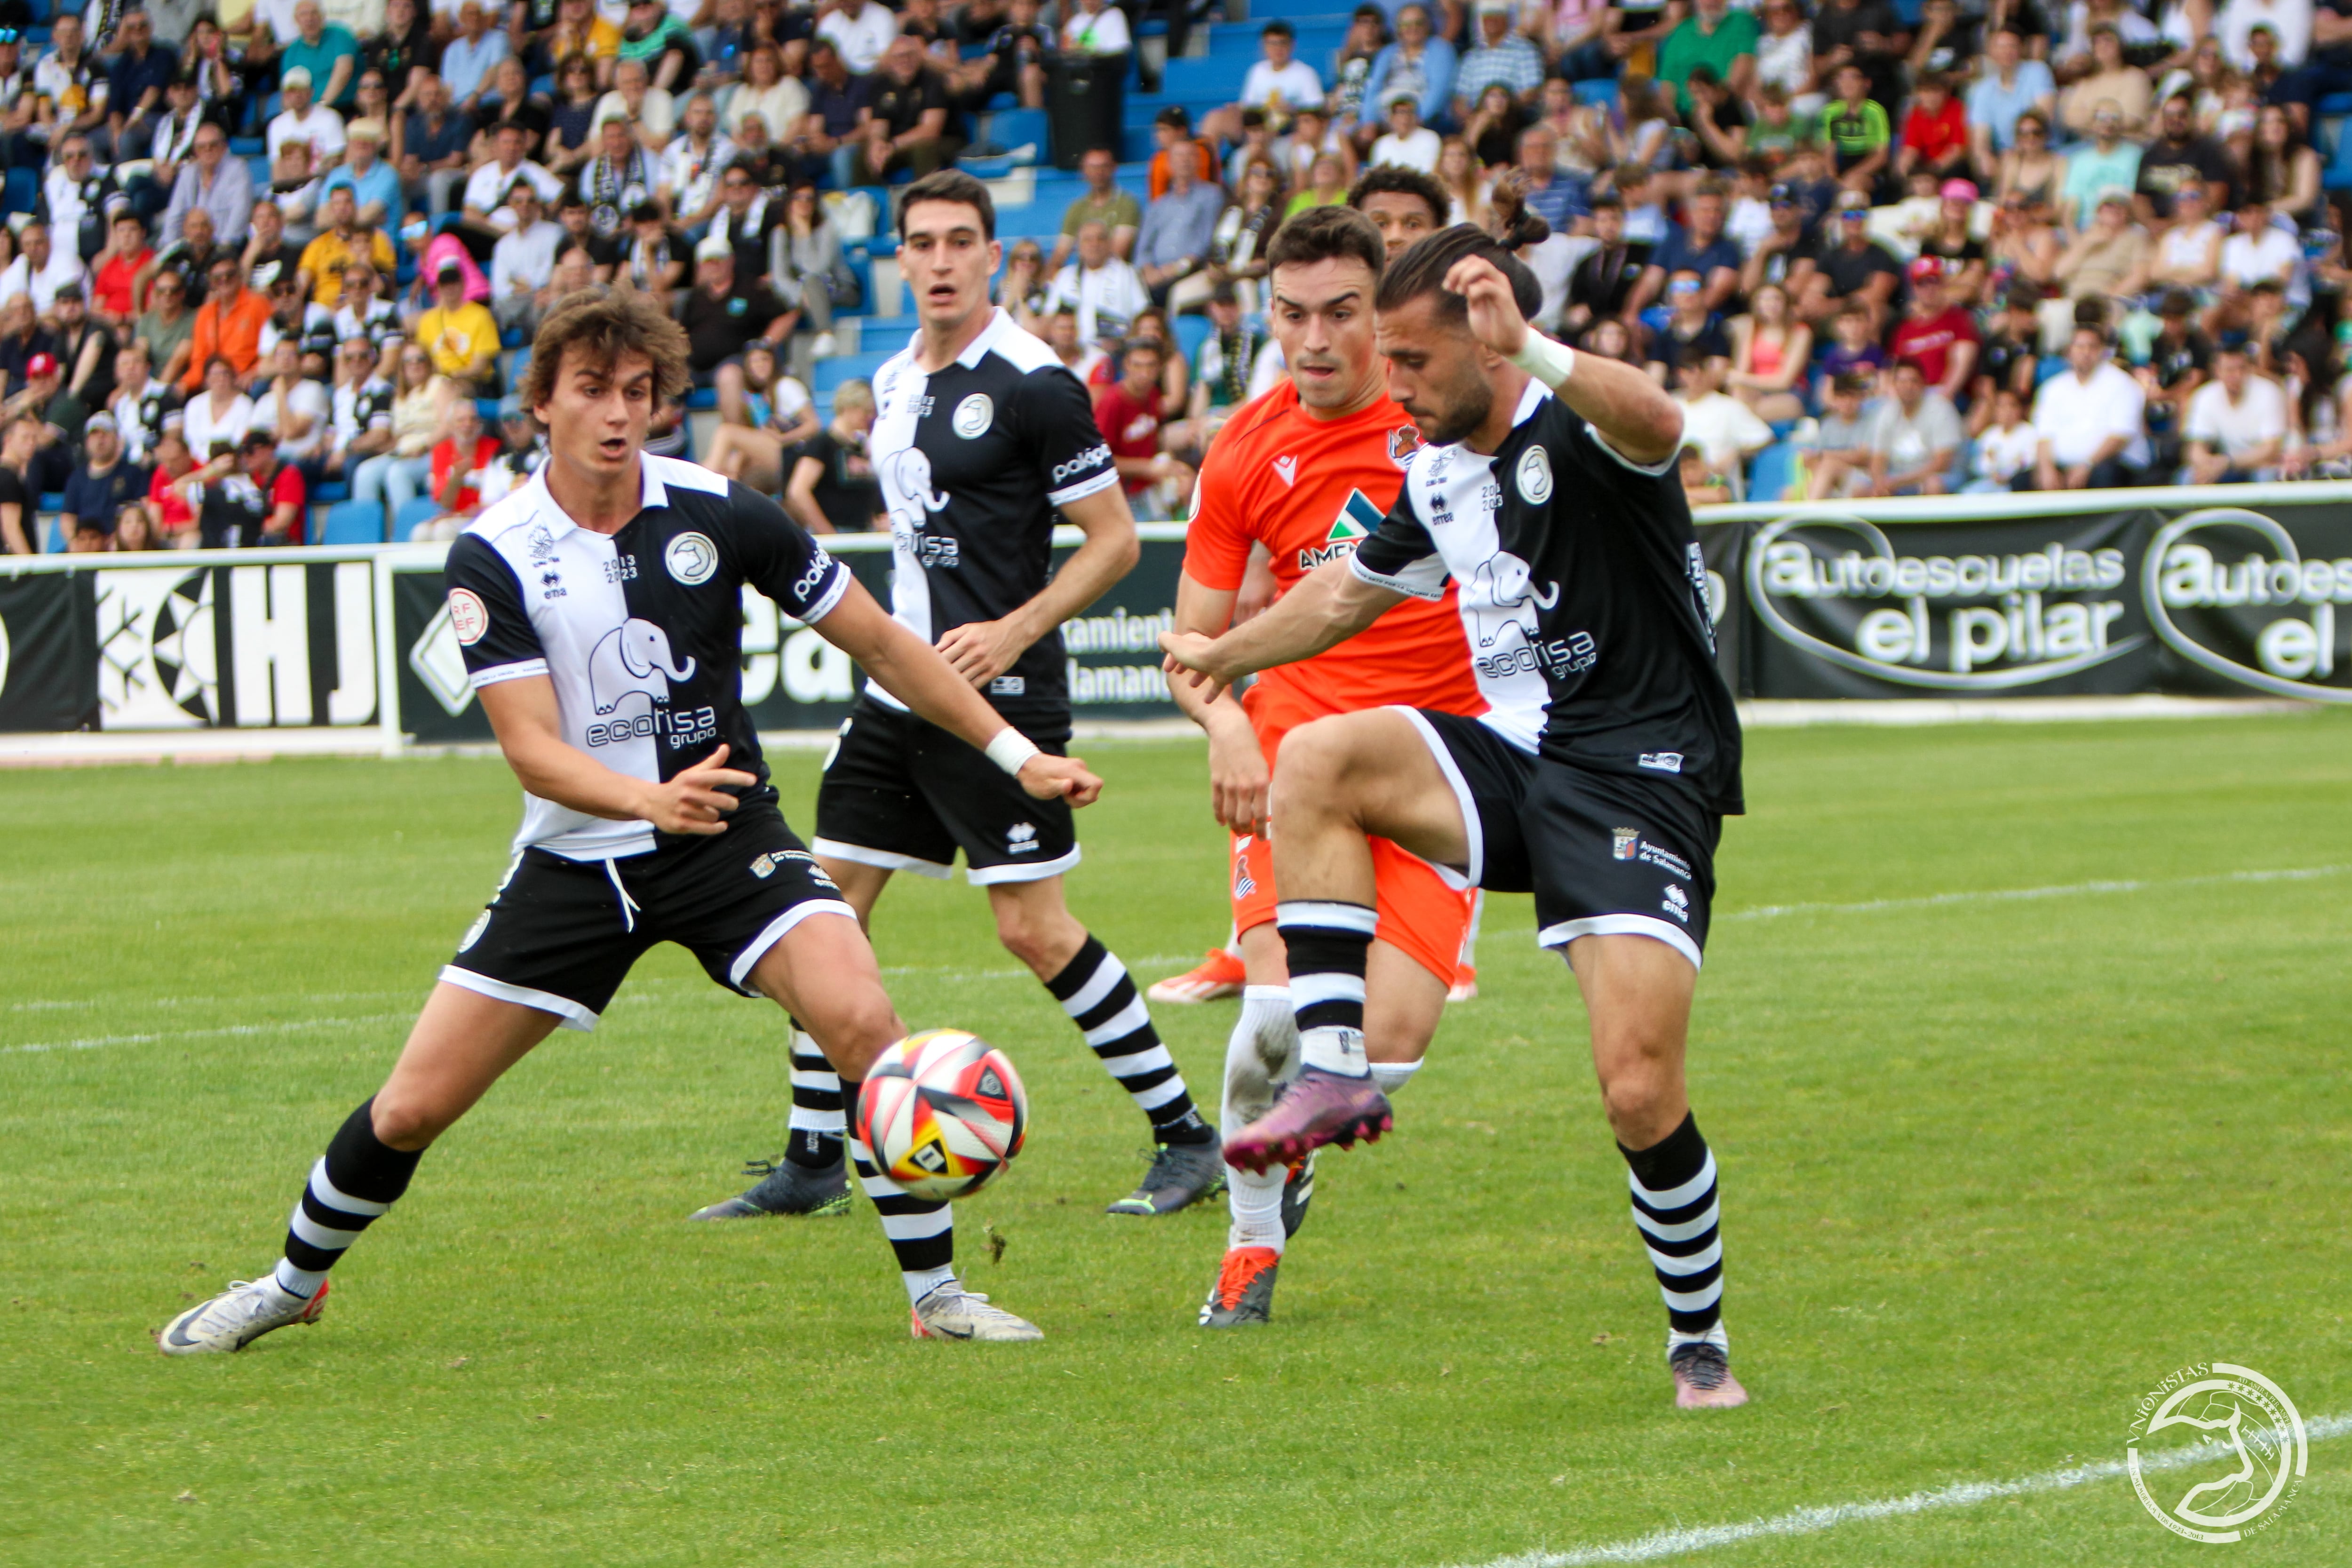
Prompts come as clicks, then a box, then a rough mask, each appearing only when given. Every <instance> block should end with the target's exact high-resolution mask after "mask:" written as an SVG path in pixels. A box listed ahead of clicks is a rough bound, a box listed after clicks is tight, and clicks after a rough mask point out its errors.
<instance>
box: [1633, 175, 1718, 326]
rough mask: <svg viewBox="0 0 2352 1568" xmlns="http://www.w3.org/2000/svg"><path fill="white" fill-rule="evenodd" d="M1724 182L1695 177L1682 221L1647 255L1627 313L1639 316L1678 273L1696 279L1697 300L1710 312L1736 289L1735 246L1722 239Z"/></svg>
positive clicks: (1684, 207)
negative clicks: (1662, 242) (1687, 274)
mask: <svg viewBox="0 0 2352 1568" xmlns="http://www.w3.org/2000/svg"><path fill="white" fill-rule="evenodd" d="M1726 194H1727V193H1726V192H1725V190H1724V185H1723V182H1722V181H1721V180H1719V179H1717V178H1715V177H1714V176H1712V175H1709V176H1707V177H1706V178H1704V179H1702V180H1700V181H1699V183H1698V184H1697V185H1696V188H1694V189H1693V190H1692V192H1691V195H1690V199H1689V200H1688V201H1686V202H1685V203H1684V204H1683V222H1682V223H1681V224H1680V225H1679V226H1676V227H1675V229H1674V231H1673V232H1672V233H1670V234H1668V235H1667V236H1666V242H1665V243H1664V245H1661V246H1660V247H1658V248H1657V249H1656V250H1655V251H1654V252H1653V253H1652V254H1651V256H1650V262H1649V265H1648V266H1647V267H1645V268H1643V270H1642V280H1641V282H1640V284H1638V285H1637V286H1636V287H1635V289H1634V290H1633V299H1632V300H1630V301H1629V302H1628V304H1627V307H1626V310H1627V313H1628V314H1629V315H1639V314H1640V313H1641V312H1642V311H1643V310H1645V309H1646V308H1648V306H1649V305H1650V303H1651V302H1652V301H1653V300H1656V299H1657V298H1658V295H1659V293H1660V291H1661V290H1662V289H1664V288H1665V286H1666V279H1668V278H1670V277H1672V276H1673V275H1675V273H1678V272H1689V273H1692V274H1694V275H1696V277H1697V278H1698V279H1699V298H1700V300H1701V302H1702V303H1703V304H1704V305H1705V306H1706V309H1707V310H1709V311H1710V312H1713V311H1718V310H1723V309H1724V307H1725V306H1726V305H1727V304H1728V303H1729V302H1730V300H1731V298H1732V296H1733V295H1734V294H1736V293H1738V290H1739V270H1740V268H1741V266H1742V261H1741V258H1740V255H1739V247H1738V246H1737V245H1734V244H1733V243H1732V242H1731V241H1730V240H1729V239H1727V238H1726V237H1724V233H1723V220H1724V216H1725V210H1726V208H1725V197H1726Z"/></svg>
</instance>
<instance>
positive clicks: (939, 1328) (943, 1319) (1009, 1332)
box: [911, 1284, 1045, 1343]
mask: <svg viewBox="0 0 2352 1568" xmlns="http://www.w3.org/2000/svg"><path fill="white" fill-rule="evenodd" d="M911 1316H912V1324H911V1326H912V1328H913V1331H914V1335H915V1337H916V1338H917V1339H919V1340H988V1341H993V1342H1003V1343H1011V1342H1016V1341H1022V1340H1042V1339H1044V1338H1045V1331H1044V1330H1042V1329H1040V1328H1038V1327H1037V1325H1036V1324H1034V1323H1033V1322H1031V1321H1028V1320H1027V1319H1026V1318H1016V1317H1014V1316H1013V1314H1012V1313H1010V1312H1008V1311H1006V1310H1004V1309H1003V1308H1002V1307H992V1306H990V1305H989V1304H988V1298H987V1297H985V1296H983V1295H982V1294H981V1293H980V1292H979V1291H977V1290H967V1289H964V1288H963V1287H962V1286H961V1285H958V1284H947V1285H942V1286H940V1288H939V1289H936V1290H934V1291H932V1292H931V1293H930V1294H929V1295H928V1296H926V1297H924V1298H923V1299H922V1300H919V1301H918V1302H916V1303H915V1305H914V1307H913V1309H912V1310H911Z"/></svg>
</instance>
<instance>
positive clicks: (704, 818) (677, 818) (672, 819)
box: [637, 742, 1100, 836]
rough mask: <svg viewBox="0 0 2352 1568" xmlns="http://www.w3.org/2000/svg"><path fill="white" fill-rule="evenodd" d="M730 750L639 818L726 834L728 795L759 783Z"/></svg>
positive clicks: (668, 787)
mask: <svg viewBox="0 0 2352 1568" xmlns="http://www.w3.org/2000/svg"><path fill="white" fill-rule="evenodd" d="M727 751H728V748H727V746H726V744H725V743H724V742H721V743H720V745H719V749H718V750H717V751H715V752H711V753H710V754H709V756H707V757H705V758H703V759H702V761H700V762H698V763H695V764H694V766H692V767H690V768H688V769H687V770H686V772H684V773H680V774H678V775H677V777H676V778H674V779H671V780H669V781H667V783H664V784H651V785H648V786H647V787H646V797H645V807H644V809H643V810H642V811H640V812H639V813H638V814H637V815H638V816H642V817H643V818H645V820H646V821H647V822H650V823H652V824H653V825H654V826H656V827H657V828H659V829H660V830H661V831H662V832H664V833H699V834H703V835H706V836H707V835H709V834H713V833H724V832H726V831H727V823H726V820H725V817H726V814H727V813H729V812H730V811H732V810H734V809H735V808H736V806H738V805H740V804H741V802H740V801H738V800H737V799H736V798H735V796H733V795H730V794H728V793H727V792H728V791H729V790H730V789H742V788H745V787H747V786H749V785H751V784H758V783H759V782H760V781H759V778H758V777H757V775H755V774H752V773H745V772H744V771H743V770H742V769H740V768H730V767H727V766H725V765H724V764H725V763H726V761H727ZM1099 787H1100V786H1099V785H1097V788H1099ZM1033 793H1034V792H1033Z"/></svg>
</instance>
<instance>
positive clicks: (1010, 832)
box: [1004, 822, 1037, 855]
mask: <svg viewBox="0 0 2352 1568" xmlns="http://www.w3.org/2000/svg"><path fill="white" fill-rule="evenodd" d="M1004 847H1005V848H1006V849H1008V850H1010V851H1011V852H1012V853H1013V854H1015V855H1034V854H1035V853H1036V852H1037V825H1036V824H1035V823H1034V822H1016V823H1014V824H1013V826H1011V827H1009V828H1007V829H1006V830H1005V833H1004Z"/></svg>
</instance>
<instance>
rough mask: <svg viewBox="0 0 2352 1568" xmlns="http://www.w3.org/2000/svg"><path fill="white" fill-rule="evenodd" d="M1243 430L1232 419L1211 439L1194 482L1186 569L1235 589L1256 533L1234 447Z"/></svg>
mask: <svg viewBox="0 0 2352 1568" xmlns="http://www.w3.org/2000/svg"><path fill="white" fill-rule="evenodd" d="M1239 440H1240V432H1239V429H1238V427H1237V426H1234V425H1232V424H1228V425H1227V426H1225V427H1224V428H1223V430H1220V431H1218V432H1217V437H1216V439H1215V440H1214V441H1213V442H1211V443H1210V446H1209V455H1208V456H1207V457H1206V458H1203V459H1202V463H1201V477H1200V479H1198V480H1196V481H1195V482H1194V484H1193V487H1192V524H1191V526H1189V527H1188V528H1186V529H1185V531H1184V574H1185V575H1186V576H1188V577H1190V578H1192V581H1193V582H1195V583H1198V584H1201V586H1202V587H1203V588H1213V589H1215V590H1217V591H1218V592H1219V593H1224V594H1230V593H1233V592H1235V591H1236V590H1238V589H1239V588H1240V587H1241V585H1242V579H1243V577H1244V576H1245V575H1247V574H1248V571H1249V554H1250V545H1251V543H1252V542H1254V539H1255V536H1254V535H1253V534H1252V533H1251V532H1250V531H1249V518H1248V517H1247V516H1246V515H1245V513H1246V510H1247V509H1246V508H1245V506H1244V503H1243V500H1242V497H1241V493H1240V491H1241V486H1240V483H1239V481H1238V479H1237V478H1236V476H1235V473H1234V469H1235V468H1237V467H1238V466H1239V463H1238V460H1237V459H1236V458H1235V457H1234V447H1235V446H1236V445H1238V444H1239Z"/></svg>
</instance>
